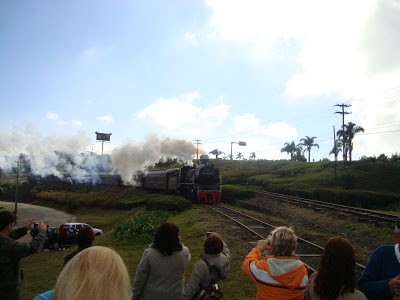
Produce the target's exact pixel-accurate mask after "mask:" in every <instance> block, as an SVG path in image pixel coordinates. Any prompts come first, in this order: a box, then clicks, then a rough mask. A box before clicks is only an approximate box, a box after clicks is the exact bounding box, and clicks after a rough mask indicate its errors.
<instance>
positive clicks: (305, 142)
mask: <svg viewBox="0 0 400 300" xmlns="http://www.w3.org/2000/svg"><path fill="white" fill-rule="evenodd" d="M316 138H317V137H316V136H313V137H309V136H307V135H306V137H305V138H302V139H300V142H302V143H299V145H302V146H304V147H306V148H305V149H304V150H303V153H304V152H306V151H307V152H308V162H310V154H311V148H312V147H318V149H319V145H318V144H316V143H314V139H316Z"/></svg>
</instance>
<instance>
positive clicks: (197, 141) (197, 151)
mask: <svg viewBox="0 0 400 300" xmlns="http://www.w3.org/2000/svg"><path fill="white" fill-rule="evenodd" d="M194 141H195V142H196V145H197V150H196V153H197V163H199V145H201V143H200V142H201V140H194Z"/></svg>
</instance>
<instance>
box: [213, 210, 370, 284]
mask: <svg viewBox="0 0 400 300" xmlns="http://www.w3.org/2000/svg"><path fill="white" fill-rule="evenodd" d="M208 207H209V208H210V209H212V210H214V211H215V212H217V213H219V214H221V215H223V216H225V217H226V218H229V219H230V220H232V221H233V222H235V223H236V224H238V225H239V226H240V227H242V228H244V229H245V230H246V231H248V232H249V234H250V233H251V234H253V235H254V236H257V240H258V239H266V238H267V237H268V235H269V234H270V232H271V231H272V230H273V229H275V228H276V227H277V226H275V225H273V224H269V223H266V222H264V221H262V220H259V219H256V218H254V217H252V216H250V215H248V214H245V213H242V212H240V211H237V210H235V209H232V208H229V207H226V206H223V205H214V206H212V207H211V206H208ZM251 242H254V240H251V241H249V243H251ZM323 250H324V248H323V247H321V246H319V245H316V244H314V243H312V242H310V241H307V240H305V239H303V238H301V237H298V241H297V250H296V256H299V257H300V259H301V260H302V261H303V262H305V263H306V264H307V265H308V266H310V268H311V270H312V271H313V272H315V269H316V268H317V267H318V264H319V260H320V257H321V254H322V251H323ZM364 269H365V266H363V265H361V264H359V263H357V264H356V274H357V278H358V276H359V275H361V273H362V271H363V270H364Z"/></svg>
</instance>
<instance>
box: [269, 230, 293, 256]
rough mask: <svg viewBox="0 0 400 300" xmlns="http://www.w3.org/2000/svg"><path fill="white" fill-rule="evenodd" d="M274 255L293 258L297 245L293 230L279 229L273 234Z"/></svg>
mask: <svg viewBox="0 0 400 300" xmlns="http://www.w3.org/2000/svg"><path fill="white" fill-rule="evenodd" d="M271 234H272V237H271V244H272V253H273V254H274V256H292V255H294V250H295V247H296V245H297V236H296V235H295V234H294V231H293V229H291V228H287V227H284V226H282V227H278V228H276V229H275V230H273V231H272V232H271Z"/></svg>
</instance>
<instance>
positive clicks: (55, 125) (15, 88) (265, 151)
mask: <svg viewBox="0 0 400 300" xmlns="http://www.w3.org/2000/svg"><path fill="white" fill-rule="evenodd" d="M0 41H1V42H0V60H1V68H0V101H1V111H0V133H1V134H2V136H3V138H2V139H1V141H0V154H1V155H8V154H10V153H13V154H14V153H19V152H24V153H28V154H29V153H31V152H32V151H34V150H33V149H37V148H38V147H43V149H42V151H46V150H51V149H64V150H65V149H67V150H70V151H77V152H79V151H85V150H86V151H90V150H91V149H92V145H94V146H93V149H94V151H96V152H97V153H101V144H100V143H96V141H95V134H94V132H95V131H99V132H107V133H109V132H111V133H112V136H111V143H110V144H105V148H104V149H105V152H106V153H111V152H112V150H113V149H118V148H119V147H122V146H123V145H124V144H127V143H142V142H143V141H145V140H146V137H147V136H148V135H151V134H156V135H157V136H158V137H159V139H164V138H165V137H169V138H171V139H184V140H187V141H188V142H191V143H192V142H194V140H197V139H199V140H201V143H202V145H201V147H202V150H203V151H204V152H206V153H208V152H209V151H211V150H213V149H215V148H217V149H219V150H221V151H223V152H225V154H226V155H228V154H230V147H231V142H238V141H246V142H247V146H246V147H240V148H239V146H238V145H236V144H234V146H233V153H234V155H235V154H236V152H238V151H240V152H242V153H243V154H244V157H246V158H247V157H249V156H250V153H251V152H255V153H256V158H266V159H280V158H288V155H287V154H285V153H281V152H280V148H282V147H283V145H284V143H285V142H291V141H295V142H296V143H298V142H299V141H300V139H301V138H303V137H305V136H310V137H312V136H315V137H317V138H316V141H317V143H318V144H319V145H320V149H317V148H313V150H312V152H311V158H312V159H315V160H319V159H322V158H325V157H329V158H330V159H333V156H329V155H328V153H329V151H330V150H331V149H332V145H333V126H336V129H338V128H339V127H340V126H341V116H340V115H339V114H335V111H337V110H338V108H337V107H334V105H335V104H337V103H346V104H351V105H352V107H350V108H349V109H348V111H349V112H352V114H351V115H346V117H345V121H346V123H347V122H349V121H352V122H354V123H356V124H357V125H361V126H363V127H364V129H365V134H363V135H359V136H357V137H356V139H355V141H354V143H355V144H354V153H353V158H354V159H358V158H359V157H361V155H367V156H369V155H379V154H381V153H385V154H387V155H389V156H390V155H391V154H392V153H395V152H400V142H399V141H400V117H399V112H400V56H399V55H398V53H399V49H400V3H399V2H398V1H393V0H381V1H370V0H366V1H351V2H349V1H335V2H328V1H301V3H300V2H298V1H287V0H282V1H279V2H278V1H261V0H248V1H225V0H221V1H211V0H206V1H192V0H190V1H182V0H181V1H67V2H61V1H1V3H0ZM39 143H40V144H41V145H38V144H39Z"/></svg>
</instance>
